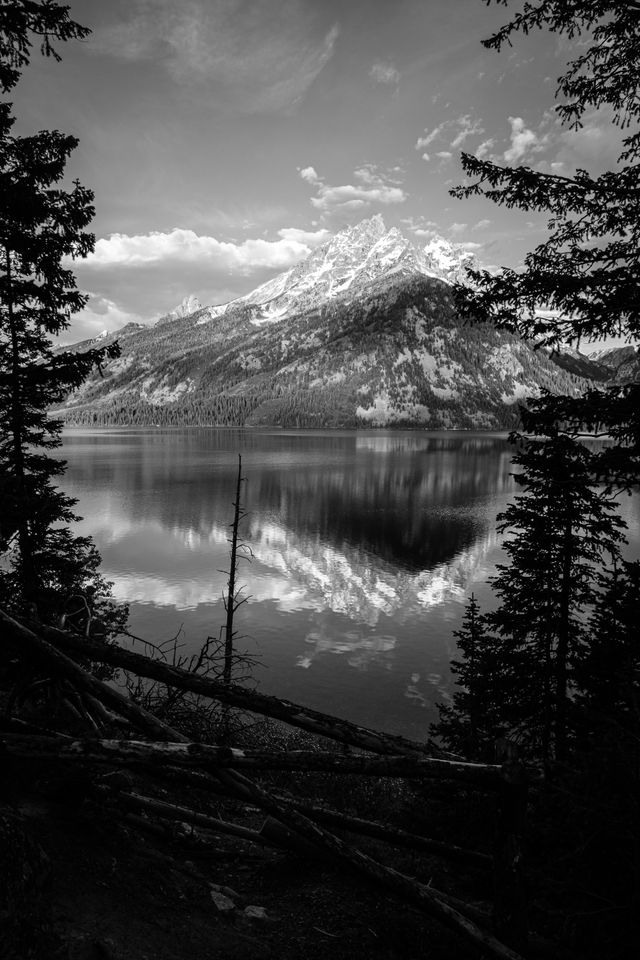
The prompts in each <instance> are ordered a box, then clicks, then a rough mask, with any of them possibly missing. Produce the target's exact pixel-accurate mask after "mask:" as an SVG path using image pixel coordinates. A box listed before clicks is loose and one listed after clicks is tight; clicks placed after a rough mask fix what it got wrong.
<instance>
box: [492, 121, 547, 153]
mask: <svg viewBox="0 0 640 960" xmlns="http://www.w3.org/2000/svg"><path fill="white" fill-rule="evenodd" d="M509 123H510V124H511V146H510V147H509V148H508V149H507V150H505V152H504V154H503V158H504V160H505V161H506V162H507V163H518V162H519V161H521V160H524V159H525V158H526V157H527V156H529V155H531V154H532V153H540V152H541V151H542V150H544V148H545V146H546V145H547V143H548V139H549V138H548V137H547V136H546V135H540V134H538V133H535V132H534V131H533V130H530V129H529V128H528V127H526V126H525V122H524V120H523V119H522V117H509Z"/></svg>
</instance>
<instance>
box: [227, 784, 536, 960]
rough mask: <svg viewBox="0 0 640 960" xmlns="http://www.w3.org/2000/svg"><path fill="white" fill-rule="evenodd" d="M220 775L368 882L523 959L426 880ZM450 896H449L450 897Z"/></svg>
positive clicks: (512, 959) (507, 956)
mask: <svg viewBox="0 0 640 960" xmlns="http://www.w3.org/2000/svg"><path fill="white" fill-rule="evenodd" d="M217 775H218V776H219V778H220V779H221V780H222V782H223V783H225V784H226V785H228V786H229V788H230V789H231V790H233V791H235V792H236V795H237V796H238V797H239V798H244V799H245V800H248V801H249V802H252V803H254V804H255V805H256V806H258V807H260V808H261V809H262V810H264V811H265V812H267V813H270V814H271V816H272V817H274V819H276V820H278V821H279V822H280V823H281V824H283V826H285V827H288V828H289V829H290V830H293V831H294V832H295V833H297V834H299V835H300V836H301V837H302V838H303V839H304V840H306V841H308V842H310V843H312V844H315V845H316V846H317V847H318V848H319V849H320V850H321V851H322V852H323V853H324V854H329V855H331V857H332V858H333V859H334V860H336V861H338V862H339V863H341V864H343V865H347V866H348V867H350V868H351V869H352V870H355V871H356V872H357V873H358V874H360V875H361V876H364V877H365V878H366V879H367V880H368V881H369V882H372V883H374V884H375V885H376V886H378V887H381V888H382V889H383V890H385V891H386V892H387V893H390V894H392V895H393V896H395V897H398V898H399V899H401V900H403V901H404V902H408V903H410V904H412V905H413V906H415V907H417V908H418V909H419V910H421V911H423V912H425V913H427V914H428V915H430V916H432V917H434V918H435V919H437V920H439V921H440V922H442V923H444V924H445V925H446V926H448V927H450V928H451V929H453V930H455V931H457V932H458V933H459V934H461V935H463V936H464V937H465V938H466V939H467V940H468V941H470V942H472V943H473V944H474V945H475V946H476V947H480V948H481V949H482V950H484V951H485V952H486V953H489V954H491V955H492V956H494V957H498V958H500V960H522V957H521V955H520V954H518V953H516V952H515V951H513V950H511V949H510V948H509V947H507V946H506V945H505V944H504V943H501V942H500V941H499V940H497V939H496V938H495V937H494V936H493V934H491V933H489V932H488V931H486V930H483V929H482V928H480V927H479V926H478V925H477V924H476V923H474V922H473V920H471V919H470V918H469V917H467V916H465V915H464V914H463V913H461V912H460V911H459V910H457V909H456V908H455V907H453V906H451V905H450V904H449V903H447V902H445V899H439V898H438V895H437V892H436V891H434V890H433V889H432V888H431V887H428V886H426V885H425V884H423V883H419V882H418V881H416V880H414V879H412V878H411V877H407V876H405V874H403V873H400V872H399V871H398V870H394V869H393V867H387V866H385V865H383V864H381V863H378V861H377V860H374V859H373V858H372V857H369V856H368V855H367V854H366V853H363V852H362V851H361V850H359V849H357V848H356V847H350V846H349V845H348V844H347V843H345V841H344V840H341V839H340V838H339V837H336V836H335V835H334V834H332V833H329V832H328V831H327V830H325V829H324V828H323V827H321V826H319V825H318V824H316V823H314V822H313V821H312V820H309V819H308V818H307V817H304V816H303V815H302V814H300V813H298V812H297V811H295V810H292V809H291V808H289V807H286V806H284V805H283V804H281V803H278V802H277V801H276V800H275V799H274V798H273V797H272V796H271V795H269V794H268V793H267V792H266V791H264V790H262V789H261V788H260V787H259V786H258V785H257V784H255V783H253V782H252V781H251V780H249V779H248V778H247V777H245V776H243V775H242V774H239V773H236V772H232V771H227V770H219V771H218V773H217ZM447 899H449V898H448V897H447Z"/></svg>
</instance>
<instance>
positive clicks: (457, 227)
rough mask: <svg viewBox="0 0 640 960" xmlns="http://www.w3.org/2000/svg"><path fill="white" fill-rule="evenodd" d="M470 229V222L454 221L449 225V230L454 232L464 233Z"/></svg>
mask: <svg viewBox="0 0 640 960" xmlns="http://www.w3.org/2000/svg"><path fill="white" fill-rule="evenodd" d="M468 229H469V224H468V223H452V224H451V226H450V227H449V231H450V232H451V233H453V234H457V233H464V232H465V230H468Z"/></svg>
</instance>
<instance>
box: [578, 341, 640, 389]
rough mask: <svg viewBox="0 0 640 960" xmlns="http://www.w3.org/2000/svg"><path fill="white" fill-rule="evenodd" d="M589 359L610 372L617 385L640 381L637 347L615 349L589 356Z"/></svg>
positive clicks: (639, 358)
mask: <svg viewBox="0 0 640 960" xmlns="http://www.w3.org/2000/svg"><path fill="white" fill-rule="evenodd" d="M589 359H590V360H593V361H595V362H596V363H598V364H599V365H600V366H603V367H605V368H606V369H607V370H608V371H609V376H610V378H611V379H612V380H614V381H615V382H616V383H625V382H627V381H629V380H631V381H637V380H640V353H639V352H638V348H637V347H631V346H629V347H613V348H612V349H610V350H597V351H595V352H594V353H591V354H589Z"/></svg>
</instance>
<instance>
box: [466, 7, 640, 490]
mask: <svg viewBox="0 0 640 960" xmlns="http://www.w3.org/2000/svg"><path fill="white" fill-rule="evenodd" d="M485 2H486V3H487V4H489V3H491V0H485ZM498 2H500V3H501V4H502V5H504V6H508V5H509V4H510V0H498ZM536 29H547V30H550V31H552V32H553V33H556V34H560V35H563V36H564V37H566V38H567V39H568V40H569V41H571V42H573V43H575V46H574V49H576V50H577V53H578V55H577V56H576V58H575V59H574V60H572V61H570V62H569V63H568V64H567V68H566V70H565V72H564V74H563V75H562V76H561V77H560V78H559V80H558V90H557V94H558V96H559V97H560V98H561V102H559V103H558V104H557V105H556V107H555V110H556V114H557V116H558V118H559V120H560V121H561V122H562V123H563V124H565V125H568V126H569V127H571V128H573V129H577V128H579V127H580V126H581V125H582V122H583V118H584V116H585V114H586V113H587V112H588V111H592V110H597V109H600V108H609V109H610V112H611V115H612V125H613V129H612V134H617V133H618V131H621V132H622V133H623V134H624V136H623V139H622V144H621V150H622V152H621V155H620V157H619V162H618V164H617V165H616V167H615V169H614V170H611V171H607V172H605V173H602V174H600V175H598V176H595V175H591V174H589V172H588V171H586V170H577V171H576V172H575V173H574V174H573V175H572V176H564V175H558V174H552V173H543V172H540V171H537V170H532V169H530V168H529V167H525V166H523V167H503V166H500V165H499V164H496V163H494V162H492V161H490V160H488V159H479V158H478V157H475V156H473V155H472V154H469V153H463V154H462V166H463V169H464V172H465V174H466V175H467V182H466V183H465V184H464V185H463V186H460V187H458V188H455V189H454V190H453V191H452V194H453V195H454V196H456V197H459V198H464V197H473V196H478V195H480V196H486V197H487V198H488V199H490V200H491V201H492V202H493V203H496V204H498V205H500V206H504V207H507V208H514V207H515V208H519V209H521V210H526V211H527V212H529V213H536V212H538V213H544V214H547V215H548V217H549V220H548V239H546V240H545V241H544V243H541V244H540V245H539V246H538V247H536V248H535V249H534V250H533V251H532V252H530V253H529V254H528V255H527V257H526V258H525V262H524V269H522V270H513V269H506V268H503V269H502V271H501V272H500V273H499V274H498V275H497V276H495V275H493V274H491V273H489V272H488V271H482V270H480V271H472V277H473V281H474V286H473V288H471V287H468V286H463V285H458V287H457V289H456V293H455V297H456V303H457V307H458V310H459V311H460V313H461V315H462V316H464V317H466V318H468V319H472V320H474V321H481V320H484V321H489V322H493V323H495V324H496V325H498V326H499V327H502V328H505V329H508V330H511V331H515V332H517V333H519V334H520V335H522V336H523V337H525V338H530V339H534V340H535V341H536V343H537V344H538V345H546V346H548V347H551V348H554V347H558V346H562V345H564V344H567V343H568V344H573V343H575V344H578V345H579V344H580V341H581V340H582V339H585V338H588V339H590V340H602V339H605V338H607V337H610V336H614V335H621V336H624V337H625V338H626V339H627V341H628V342H634V341H636V342H637V340H638V336H639V334H640V296H639V293H640V246H639V245H638V237H637V229H638V216H639V211H640V130H639V129H638V121H639V120H640V91H639V79H640V71H639V70H638V54H639V53H640V3H638V2H636V0H538V2H536V3H525V5H524V8H523V9H522V11H520V12H518V13H517V14H516V15H515V16H514V17H513V18H512V19H511V20H510V21H509V22H508V23H507V24H505V25H504V26H503V27H502V28H501V29H499V30H498V31H497V32H496V33H495V34H494V35H493V36H491V37H490V38H489V39H487V40H486V41H484V45H485V46H486V47H487V48H489V49H496V50H500V49H501V48H502V47H503V46H504V45H505V44H510V43H511V38H512V36H513V35H514V34H517V33H524V34H528V33H529V32H532V31H534V30H536ZM540 308H546V312H545V313H544V314H542V313H540V312H539V311H540ZM539 412H540V414H541V416H542V418H543V421H544V422H549V421H556V422H561V421H562V420H563V418H564V417H565V415H566V414H567V413H568V414H569V415H570V418H571V421H572V423H573V424H584V425H585V426H586V427H587V428H588V429H593V428H594V427H595V428H596V429H597V428H602V429H603V431H604V430H606V431H608V432H609V433H611V432H613V435H614V439H615V440H616V448H615V450H614V451H613V452H611V451H610V452H609V453H608V454H607V455H606V456H604V457H603V458H602V467H603V468H607V470H610V471H613V473H612V474H610V476H612V477H613V479H614V480H618V479H619V478H620V476H622V477H624V478H626V479H627V480H630V481H631V482H634V483H637V482H638V479H639V478H640V385H638V384H626V385H616V386H614V387H610V388H609V389H607V390H604V391H602V390H598V391H595V390H594V391H588V392H587V393H586V394H585V395H584V396H583V397H578V398H565V397H560V398H558V399H556V398H553V397H547V398H546V401H545V403H544V404H543V405H542V406H541V408H540V410H539ZM623 435H624V436H623ZM629 441H631V444H630V445H629Z"/></svg>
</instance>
